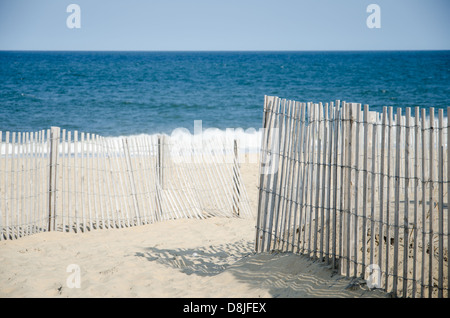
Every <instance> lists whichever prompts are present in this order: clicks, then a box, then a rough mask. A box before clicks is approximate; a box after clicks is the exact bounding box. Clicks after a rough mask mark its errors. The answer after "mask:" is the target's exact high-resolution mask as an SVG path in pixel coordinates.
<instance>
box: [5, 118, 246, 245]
mask: <svg viewBox="0 0 450 318" xmlns="http://www.w3.org/2000/svg"><path fill="white" fill-rule="evenodd" d="M2 134H3V136H2ZM0 141H1V143H0V150H1V152H0V239H1V240H3V239H16V238H19V237H22V236H25V235H29V234H33V233H37V232H42V231H65V232H70V231H74V232H85V231H88V230H92V229H105V228H122V227H129V226H134V225H141V224H148V223H153V222H156V221H159V220H167V219H176V218H205V217H210V216H227V217H232V216H240V217H249V216H251V214H252V212H251V211H250V206H249V201H248V197H247V193H246V190H245V187H244V184H243V182H242V180H241V175H240V170H239V163H238V162H237V153H236V146H237V145H236V141H234V144H233V141H231V143H230V141H228V140H225V139H223V140H222V139H220V138H216V139H214V140H211V139H210V140H208V139H204V140H201V141H200V142H198V141H194V140H192V141H189V142H186V140H184V141H183V142H181V141H177V140H175V139H173V138H171V137H170V136H166V135H159V136H158V135H152V136H133V137H128V138H125V137H123V138H104V137H101V136H97V135H93V134H89V133H79V132H77V131H74V132H71V131H66V130H61V129H60V128H58V127H52V129H48V130H43V131H39V132H35V133H20V132H19V133H14V132H13V133H9V132H6V133H2V132H0Z"/></svg>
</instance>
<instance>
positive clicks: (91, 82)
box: [0, 51, 450, 137]
mask: <svg viewBox="0 0 450 318" xmlns="http://www.w3.org/2000/svg"><path fill="white" fill-rule="evenodd" d="M0 83H1V84H0V130H1V131H11V132H13V131H18V132H19V131H21V132H28V131H29V132H31V131H38V130H41V129H47V128H49V127H50V126H59V127H61V128H64V129H68V130H78V131H81V132H87V133H94V134H99V135H102V136H105V137H118V136H130V135H139V134H156V133H166V134H171V132H173V130H174V129H176V128H185V129H187V130H189V131H190V132H193V131H194V121H195V120H201V121H202V122H201V123H202V128H203V129H207V128H218V129H220V130H225V129H227V128H234V129H236V128H242V129H243V130H247V129H251V128H254V129H256V130H258V129H260V128H261V124H262V115H263V101H264V95H275V96H279V97H281V98H286V99H293V100H297V101H302V102H307V101H312V102H324V103H325V102H330V101H335V100H341V101H347V102H358V103H362V104H369V106H370V109H371V110H377V111H381V110H382V107H383V106H394V107H402V108H405V107H415V106H420V107H425V108H428V107H435V108H444V109H445V112H446V108H447V106H450V51H376V52H365V51H361V52H360V51H352V52H45V51H36V52H31V51H30V52H10V51H2V52H0Z"/></svg>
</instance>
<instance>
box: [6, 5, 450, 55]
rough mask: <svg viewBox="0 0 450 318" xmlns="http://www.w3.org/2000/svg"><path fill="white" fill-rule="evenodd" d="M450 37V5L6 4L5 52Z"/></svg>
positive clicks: (376, 46) (390, 44)
mask: <svg viewBox="0 0 450 318" xmlns="http://www.w3.org/2000/svg"><path fill="white" fill-rule="evenodd" d="M70 4H77V5H78V6H79V7H80V9H81V11H80V15H79V17H80V19H79V21H80V28H69V27H68V26H67V23H66V22H67V21H66V20H67V18H68V17H69V16H70V15H71V14H72V13H71V12H66V9H67V7H68V6H69V5H70ZM370 4H377V5H378V6H379V8H380V15H379V21H380V28H369V27H368V25H367V18H368V17H369V16H370V15H371V14H372V13H373V12H372V13H371V12H367V7H368V6H369V5H370ZM449 31H450V0H146V1H143V0H122V1H118V0H68V1H66V0H0V50H82V51H87V50H101V51H105V50H106V51H108V50H118V51H129V50H131V51H134V50H139V51H260V50H262V51H266V50H269V51H283V50H295V51H303V50H449V49H450V33H449Z"/></svg>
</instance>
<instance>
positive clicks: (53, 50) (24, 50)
mask: <svg viewBox="0 0 450 318" xmlns="http://www.w3.org/2000/svg"><path fill="white" fill-rule="evenodd" d="M420 51H427V52H428V51H450V48H449V49H353V50H346V49H325V50H315V49H311V50H108V49H105V50H77V49H75V50H66V49H48V50H46V49H0V52H420Z"/></svg>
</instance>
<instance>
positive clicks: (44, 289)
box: [0, 163, 387, 298]
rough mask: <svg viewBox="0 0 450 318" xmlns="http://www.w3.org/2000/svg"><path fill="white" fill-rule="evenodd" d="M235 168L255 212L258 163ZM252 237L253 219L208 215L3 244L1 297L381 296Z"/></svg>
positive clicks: (49, 234) (39, 236)
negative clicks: (257, 245)
mask: <svg viewBox="0 0 450 318" xmlns="http://www.w3.org/2000/svg"><path fill="white" fill-rule="evenodd" d="M241 171H242V175H243V179H244V181H245V183H246V187H247V191H248V195H249V198H250V201H251V204H252V208H253V209H256V200H257V188H256V184H257V175H258V165H257V164H256V163H243V164H241ZM254 239H255V220H254V219H239V218H221V217H212V218H208V219H206V220H198V219H179V220H170V221H163V222H159V223H154V224H148V225H143V226H136V227H130V228H123V229H106V230H94V231H91V232H87V233H78V234H76V233H62V232H46V233H40V234H35V235H31V236H28V237H24V238H21V239H18V240H14V241H2V242H0V262H1V264H2V265H1V267H0V286H1V287H0V297H2V298H10V297H101V298H104V297H163V298H210V297H212V298H230V297H232V298H234V297H237V298H258V297H263V298H276V297H282V298H290V297H386V296H387V294H385V293H383V292H381V291H378V290H375V291H369V290H368V288H367V286H366V285H365V284H362V285H358V284H356V285H355V284H352V283H351V282H352V281H351V279H349V278H346V277H343V276H340V275H338V274H337V272H336V271H333V270H332V269H331V268H330V267H329V266H327V265H326V264H323V263H320V262H313V261H312V260H310V259H309V258H307V257H306V256H302V255H297V254H291V253H262V254H256V253H254ZM75 269H79V272H76V271H75ZM77 273H79V276H77V277H79V281H77V280H76V279H75V277H76V276H75V274H77Z"/></svg>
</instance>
